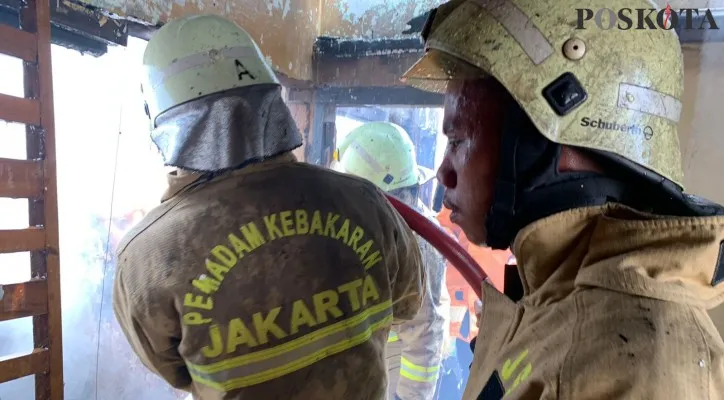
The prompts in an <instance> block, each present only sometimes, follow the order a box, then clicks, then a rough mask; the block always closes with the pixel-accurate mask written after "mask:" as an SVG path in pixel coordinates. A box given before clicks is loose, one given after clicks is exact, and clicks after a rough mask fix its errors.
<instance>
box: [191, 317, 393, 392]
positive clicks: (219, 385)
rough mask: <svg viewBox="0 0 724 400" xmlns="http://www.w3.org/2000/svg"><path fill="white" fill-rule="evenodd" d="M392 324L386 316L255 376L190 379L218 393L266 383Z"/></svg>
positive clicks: (197, 376) (362, 339)
mask: <svg viewBox="0 0 724 400" xmlns="http://www.w3.org/2000/svg"><path fill="white" fill-rule="evenodd" d="M391 323H392V315H388V316H386V317H385V318H384V319H383V320H381V321H379V322H377V323H375V324H372V325H370V326H369V327H368V328H367V329H365V331H364V332H362V333H360V334H358V335H356V336H354V337H352V338H350V339H349V340H347V341H345V342H341V343H336V344H333V345H330V346H327V347H325V348H323V349H320V350H318V351H316V352H314V353H312V354H309V355H308V356H306V357H302V358H298V359H296V360H294V361H292V362H290V363H288V364H286V365H283V366H280V367H278V368H272V369H268V370H266V371H262V372H259V373H256V374H252V375H248V376H242V377H238V378H232V379H229V380H227V381H224V382H214V381H211V380H209V379H207V378H204V377H202V376H199V375H197V374H195V373H191V378H192V379H193V380H194V381H196V382H199V383H202V384H205V385H207V386H209V387H211V388H214V389H217V390H219V391H226V392H228V391H230V390H234V389H239V388H242V387H247V386H252V385H256V384H259V383H262V382H266V381H269V380H272V379H276V378H279V377H281V376H284V375H286V374H289V373H291V372H294V371H297V370H300V369H302V368H304V367H307V366H309V365H312V364H314V363H316V362H318V361H319V360H322V359H324V358H326V357H329V356H331V355H334V354H337V353H341V352H343V351H345V350H348V349H351V348H352V347H354V346H357V345H359V344H362V343H364V342H366V341H367V340H369V339H370V337H372V333H373V332H374V331H376V330H378V329H380V328H384V327H386V326H388V325H390V324H391Z"/></svg>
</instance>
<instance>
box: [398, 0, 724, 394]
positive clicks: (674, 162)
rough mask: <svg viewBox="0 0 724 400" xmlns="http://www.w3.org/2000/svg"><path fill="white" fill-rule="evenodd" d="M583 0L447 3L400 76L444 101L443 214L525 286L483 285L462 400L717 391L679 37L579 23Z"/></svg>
mask: <svg viewBox="0 0 724 400" xmlns="http://www.w3.org/2000/svg"><path fill="white" fill-rule="evenodd" d="M582 4H583V3H582V2H580V1H579V0H576V1H571V0H568V1H562V2H561V1H559V0H514V1H512V0H501V1H480V0H455V1H451V2H448V3H445V4H443V5H441V6H440V7H439V8H437V10H436V11H433V12H432V13H431V14H430V19H429V20H428V23H427V24H426V27H425V29H423V34H422V35H423V38H424V39H425V54H424V56H423V57H422V58H421V59H420V60H419V61H418V62H417V63H416V64H415V65H413V66H412V67H411V69H410V70H409V71H408V72H407V73H406V74H405V75H404V81H405V82H407V83H408V84H410V85H413V86H416V87H418V88H421V89H424V90H429V91H436V92H440V93H444V94H445V111H444V112H445V115H444V121H443V130H444V134H445V135H446V136H447V137H448V146H447V149H446V152H445V156H444V159H443V161H442V164H441V166H440V168H439V170H438V172H437V176H438V181H439V182H440V183H441V184H443V185H444V186H445V187H446V192H445V200H444V202H445V204H446V206H447V207H448V208H450V209H452V216H451V219H452V220H453V222H455V223H456V224H458V225H460V226H461V228H462V229H463V230H464V231H465V234H466V235H467V237H468V238H469V239H470V240H471V241H474V242H476V243H478V244H479V245H484V246H490V247H492V248H494V249H504V248H507V247H508V246H510V247H511V249H512V252H513V254H514V255H515V258H516V261H517V270H518V275H519V278H520V281H521V287H522V290H521V293H520V294H521V295H522V298H520V299H519V300H518V301H513V300H511V299H510V298H508V297H506V296H505V295H503V294H501V293H499V292H498V291H497V290H495V289H494V288H493V287H492V286H490V285H489V284H487V283H482V287H483V298H484V305H483V307H482V316H481V326H480V327H479V329H480V330H479V335H478V340H477V344H476V345H475V356H474V361H473V365H472V367H471V371H470V379H469V381H468V384H467V387H466V391H465V394H464V399H466V400H473V399H478V400H499V399H502V398H505V399H506V400H507V399H509V400H532V399H560V400H563V399H575V400H589V399H710V400H711V399H724V342H722V338H721V336H720V334H719V332H717V330H716V328H715V326H714V324H713V323H712V320H711V318H710V317H709V315H708V314H707V309H711V308H714V307H715V306H717V305H719V304H721V303H722V300H724V216H722V215H724V209H723V208H722V207H721V206H719V205H717V204H714V203H711V202H708V201H706V200H703V199H701V198H697V197H694V196H691V195H689V194H686V193H685V192H684V189H683V186H682V185H683V182H684V176H683V171H682V168H681V154H680V150H679V138H678V135H677V125H678V124H679V119H680V116H681V109H682V104H681V98H682V94H683V63H682V53H681V46H680V43H679V40H678V37H677V35H676V32H675V31H674V30H673V29H672V30H664V29H640V30H639V29H631V30H620V29H616V28H613V29H608V30H602V29H598V28H596V27H593V26H592V27H589V28H587V29H576V12H575V9H576V7H581V6H582ZM585 7H587V8H591V9H598V8H607V9H612V10H619V9H624V8H628V9H650V8H652V7H655V6H654V4H653V2H650V1H643V0H613V1H612V0H594V1H586V2H585ZM506 286H507V283H506Z"/></svg>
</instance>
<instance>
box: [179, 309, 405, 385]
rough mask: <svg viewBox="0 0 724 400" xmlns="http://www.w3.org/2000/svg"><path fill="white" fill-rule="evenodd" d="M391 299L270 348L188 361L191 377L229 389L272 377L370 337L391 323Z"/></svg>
mask: <svg viewBox="0 0 724 400" xmlns="http://www.w3.org/2000/svg"><path fill="white" fill-rule="evenodd" d="M391 307H392V302H391V301H386V302H384V303H381V304H378V305H375V306H373V307H370V308H368V309H366V310H364V311H362V312H361V313H360V314H358V315H355V316H354V317H352V318H349V319H347V320H343V321H339V322H337V323H335V324H332V325H330V326H327V327H324V328H322V329H320V330H318V331H315V332H312V333H310V334H308V335H305V336H302V337H299V338H297V339H295V340H292V341H290V342H287V343H284V344H282V345H279V346H275V347H272V348H270V349H266V350H261V351H257V352H254V353H251V354H245V355H243V356H239V357H235V358H232V359H229V360H224V361H220V362H217V363H214V364H209V365H194V364H190V363H188V364H187V366H188V367H189V372H190V373H191V377H192V378H193V379H194V381H197V382H199V383H203V384H205V385H207V386H210V387H212V388H215V389H218V390H223V391H229V390H233V389H238V388H240V387H245V386H250V385H255V384H258V383H261V382H264V381H267V380H270V379H275V378H278V377H280V376H283V375H285V374H288V373H290V372H294V371H296V370H299V369H301V368H304V367H306V366H309V365H311V364H313V363H315V362H317V361H319V360H322V359H324V358H326V357H328V356H330V355H333V354H336V353H339V352H342V351H345V350H347V349H350V348H352V347H354V346H357V345H359V344H361V343H364V342H365V341H367V340H369V338H370V337H371V336H372V333H373V332H374V331H376V330H378V329H380V328H383V327H387V326H389V325H390V324H391V323H392V309H391Z"/></svg>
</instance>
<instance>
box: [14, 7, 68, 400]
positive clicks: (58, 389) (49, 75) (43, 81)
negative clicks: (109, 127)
mask: <svg viewBox="0 0 724 400" xmlns="http://www.w3.org/2000/svg"><path fill="white" fill-rule="evenodd" d="M27 5H28V7H27V8H26V9H25V10H24V12H23V13H22V14H21V18H20V24H21V25H22V26H23V28H29V29H28V31H30V32H35V33H36V35H37V37H38V62H37V69H35V71H33V70H32V69H31V68H27V66H28V64H26V68H25V71H24V72H25V83H26V87H25V89H26V92H25V97H27V98H37V99H38V100H39V102H40V109H41V111H40V117H41V124H40V125H41V126H42V129H43V134H42V135H40V137H39V139H40V141H41V142H40V143H39V144H41V146H39V147H38V148H32V147H34V145H33V146H32V147H30V146H29V147H28V150H31V149H32V150H34V151H37V152H38V153H39V154H41V155H42V156H41V157H37V158H41V159H43V187H44V190H45V192H44V193H43V202H42V203H38V204H37V205H40V204H42V206H43V210H42V217H43V222H42V223H43V226H44V228H45V232H44V233H45V235H44V240H45V242H44V248H45V250H46V251H45V252H43V253H44V254H45V257H43V256H40V254H41V253H40V252H34V253H32V254H35V255H36V256H31V259H30V268H31V271H33V273H36V275H35V276H46V277H47V280H48V314H47V315H41V316H36V317H33V342H34V343H35V347H36V348H44V347H47V348H48V349H49V352H50V354H49V356H48V363H49V369H48V370H47V372H48V373H46V374H36V375H35V398H36V400H50V399H53V400H56V399H62V398H63V328H62V321H61V298H60V260H59V256H58V254H59V253H58V244H59V237H58V236H59V231H58V186H57V175H56V155H57V154H56V147H55V114H54V111H53V71H52V63H51V52H50V40H51V34H50V30H51V23H50V3H49V2H48V1H44V0H27ZM31 11H32V12H31ZM30 93H32V94H33V96H31V95H29V94H30ZM28 136H31V137H32V136H37V135H28ZM29 158H34V157H29ZM34 208H35V207H30V212H31V214H34V215H31V218H33V219H34V218H36V217H37V216H39V215H38V214H40V212H39V210H36V209H34ZM36 213H37V214H36ZM43 269H44V270H45V272H46V274H37V272H38V271H41V270H43Z"/></svg>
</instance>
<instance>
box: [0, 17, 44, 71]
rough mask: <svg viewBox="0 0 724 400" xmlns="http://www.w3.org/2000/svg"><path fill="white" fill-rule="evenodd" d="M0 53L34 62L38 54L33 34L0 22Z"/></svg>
mask: <svg viewBox="0 0 724 400" xmlns="http://www.w3.org/2000/svg"><path fill="white" fill-rule="evenodd" d="M0 53H2V54H7V55H9V56H12V57H17V58H19V59H21V60H24V61H29V62H32V63H34V62H35V61H36V59H37V56H38V44H37V41H36V40H35V35H33V34H32V33H28V32H25V31H21V30H20V29H15V28H12V27H10V26H7V25H4V24H0Z"/></svg>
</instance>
